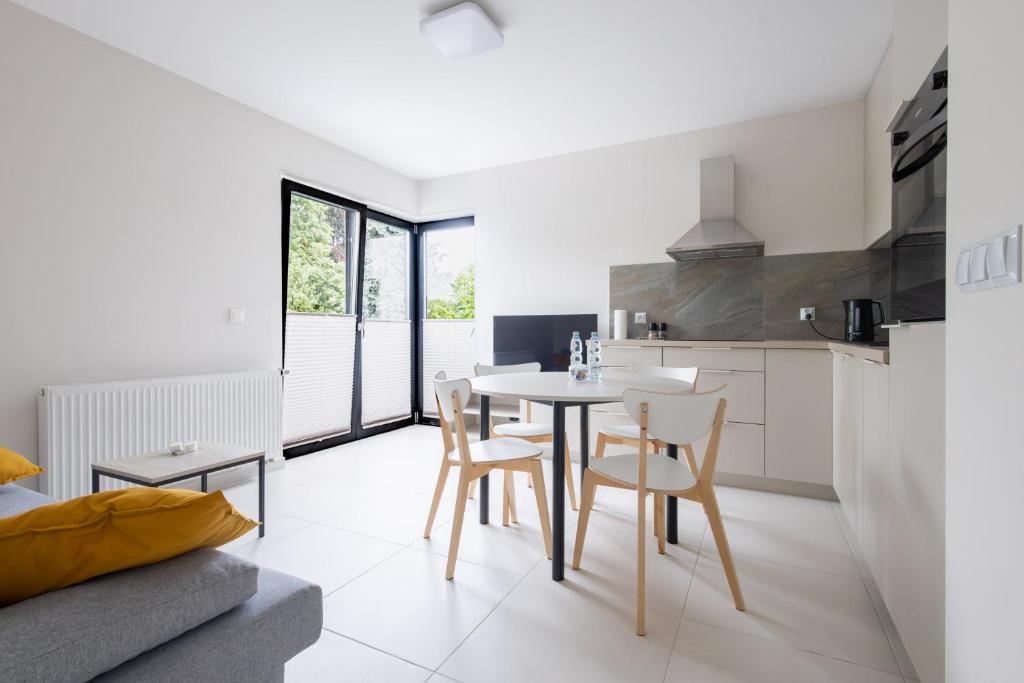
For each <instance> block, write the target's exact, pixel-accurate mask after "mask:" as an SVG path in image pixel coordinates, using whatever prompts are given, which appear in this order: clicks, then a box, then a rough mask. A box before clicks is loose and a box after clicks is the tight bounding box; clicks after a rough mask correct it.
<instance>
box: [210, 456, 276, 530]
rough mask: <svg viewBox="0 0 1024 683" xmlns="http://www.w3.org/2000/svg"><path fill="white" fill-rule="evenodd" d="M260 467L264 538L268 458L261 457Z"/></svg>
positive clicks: (261, 520)
mask: <svg viewBox="0 0 1024 683" xmlns="http://www.w3.org/2000/svg"><path fill="white" fill-rule="evenodd" d="M257 462H258V465H259V468H260V538H263V534H264V532H265V531H266V528H267V517H266V514H267V510H266V507H267V504H266V500H267V483H266V479H267V459H266V458H260V459H259V460H258V461H257ZM203 479H206V475H205V474H204V475H203Z"/></svg>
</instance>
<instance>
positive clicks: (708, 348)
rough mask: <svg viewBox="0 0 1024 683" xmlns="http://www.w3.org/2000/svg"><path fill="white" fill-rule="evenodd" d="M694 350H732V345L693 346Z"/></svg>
mask: <svg viewBox="0 0 1024 683" xmlns="http://www.w3.org/2000/svg"><path fill="white" fill-rule="evenodd" d="M690 348H691V349H692V350H694V351H732V347H731V346H691V347H690Z"/></svg>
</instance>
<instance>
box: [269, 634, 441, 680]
mask: <svg viewBox="0 0 1024 683" xmlns="http://www.w3.org/2000/svg"><path fill="white" fill-rule="evenodd" d="M430 675H431V672H430V671H428V670H426V669H422V668H420V667H418V666H415V665H413V664H410V663H408V662H404V661H402V660H401V659H397V658H396V657H392V656H391V655H388V654H385V653H383V652H381V651H379V650H374V649H373V648H371V647H367V646H365V645H362V644H360V643H357V642H355V641H353V640H349V639H348V638H344V637H342V636H339V635H337V634H334V633H331V632H330V631H322V632H321V633H320V640H318V641H317V642H316V644H315V645H313V646H312V647H310V648H307V649H306V650H303V651H302V652H300V653H299V654H297V655H295V657H294V658H292V659H291V660H289V661H288V663H287V664H285V666H284V680H285V683H334V682H337V683H362V682H363V681H387V682H388V683H423V681H425V680H427V678H428V677H429V676H430Z"/></svg>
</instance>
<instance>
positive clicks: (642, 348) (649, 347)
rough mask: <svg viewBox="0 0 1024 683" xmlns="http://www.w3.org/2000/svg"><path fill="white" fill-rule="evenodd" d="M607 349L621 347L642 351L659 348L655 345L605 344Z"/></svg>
mask: <svg viewBox="0 0 1024 683" xmlns="http://www.w3.org/2000/svg"><path fill="white" fill-rule="evenodd" d="M604 348H606V349H621V350H623V351H642V350H644V349H651V348H657V347H654V346H615V345H614V344H605V346H604Z"/></svg>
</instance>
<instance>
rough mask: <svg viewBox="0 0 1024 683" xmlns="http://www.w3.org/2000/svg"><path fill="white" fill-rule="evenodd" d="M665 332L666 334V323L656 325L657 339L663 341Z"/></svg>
mask: <svg viewBox="0 0 1024 683" xmlns="http://www.w3.org/2000/svg"><path fill="white" fill-rule="evenodd" d="M666 332H668V323H658V339H660V340H661V341H665V333H666Z"/></svg>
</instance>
